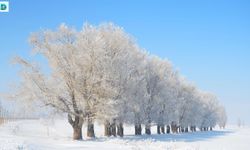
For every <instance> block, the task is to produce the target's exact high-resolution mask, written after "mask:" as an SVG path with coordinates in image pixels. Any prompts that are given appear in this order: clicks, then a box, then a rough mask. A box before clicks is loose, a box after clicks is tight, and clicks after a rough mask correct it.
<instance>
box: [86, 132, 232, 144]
mask: <svg viewBox="0 0 250 150" xmlns="http://www.w3.org/2000/svg"><path fill="white" fill-rule="evenodd" d="M232 133H234V132H233V131H207V132H200V131H198V132H192V133H191V132H189V133H178V134H160V135H159V134H152V135H145V134H144V135H141V136H136V135H125V136H124V137H123V138H120V137H99V138H96V139H91V141H97V142H103V141H109V140H113V139H119V140H125V141H145V140H150V141H152V142H157V141H160V142H178V141H180V142H197V141H204V140H208V139H212V138H216V137H223V136H226V135H228V134H232Z"/></svg>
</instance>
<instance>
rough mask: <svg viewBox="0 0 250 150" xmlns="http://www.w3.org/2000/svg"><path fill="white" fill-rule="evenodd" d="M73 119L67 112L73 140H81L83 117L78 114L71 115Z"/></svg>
mask: <svg viewBox="0 0 250 150" xmlns="http://www.w3.org/2000/svg"><path fill="white" fill-rule="evenodd" d="M73 117H74V118H75V119H74V121H73V119H72V116H71V115H70V114H68V122H69V123H70V125H71V126H72V128H73V140H82V125H83V119H82V118H80V117H79V116H73Z"/></svg>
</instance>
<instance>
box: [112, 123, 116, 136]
mask: <svg viewBox="0 0 250 150" xmlns="http://www.w3.org/2000/svg"><path fill="white" fill-rule="evenodd" d="M111 135H113V136H115V137H116V124H115V121H113V123H112V124H111Z"/></svg>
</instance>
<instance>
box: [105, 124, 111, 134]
mask: <svg viewBox="0 0 250 150" xmlns="http://www.w3.org/2000/svg"><path fill="white" fill-rule="evenodd" d="M104 136H111V127H110V122H109V121H105V123H104Z"/></svg>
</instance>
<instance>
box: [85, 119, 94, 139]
mask: <svg viewBox="0 0 250 150" xmlns="http://www.w3.org/2000/svg"><path fill="white" fill-rule="evenodd" d="M87 136H88V137H91V138H94V137H95V131H94V123H93V122H92V120H88V130H87Z"/></svg>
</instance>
